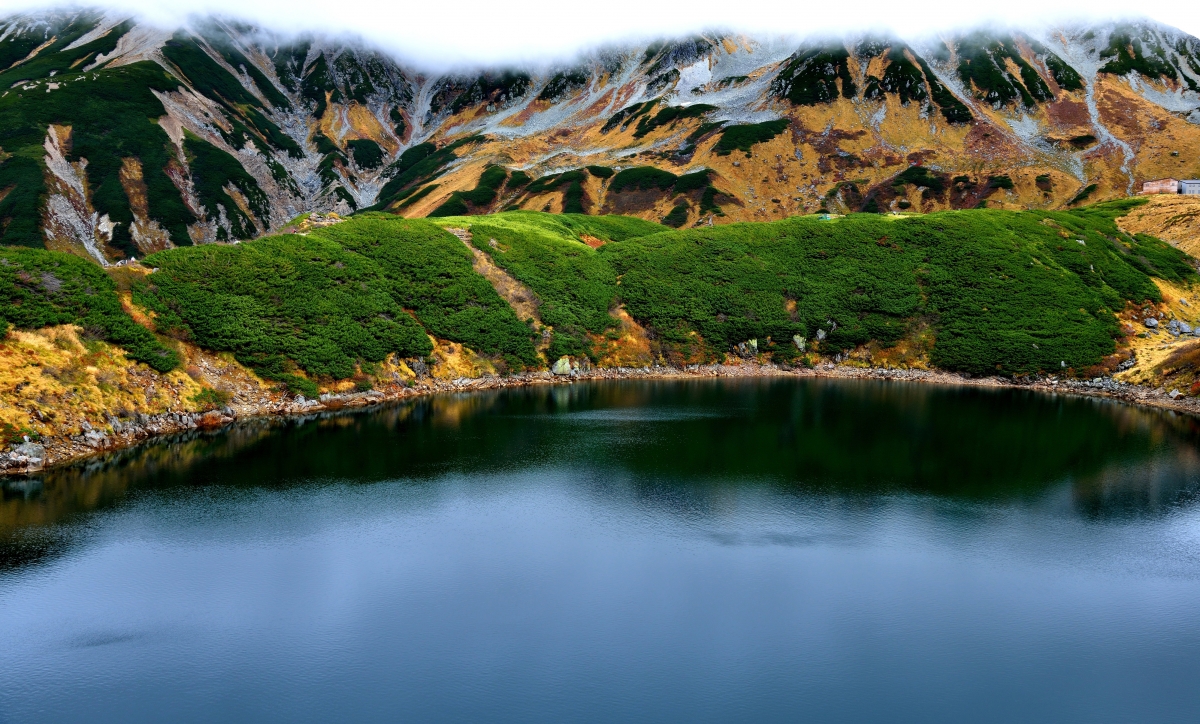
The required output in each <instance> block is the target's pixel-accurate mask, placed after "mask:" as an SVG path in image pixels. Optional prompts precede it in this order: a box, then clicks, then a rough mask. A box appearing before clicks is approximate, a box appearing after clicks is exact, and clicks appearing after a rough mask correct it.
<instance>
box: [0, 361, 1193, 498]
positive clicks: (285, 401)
mask: <svg viewBox="0 0 1200 724" xmlns="http://www.w3.org/2000/svg"><path fill="white" fill-rule="evenodd" d="M738 377H794V378H827V379H858V380H881V381H903V382H917V383H925V384H937V385H967V386H973V387H997V388H999V387H1006V388H1013V389H1027V390H1034V391H1037V392H1041V393H1048V394H1070V395H1077V396H1088V397H1104V398H1110V399H1114V400H1118V401H1121V402H1125V403H1129V404H1135V405H1143V406H1148V407H1156V408H1160V409H1167V410H1173V411H1176V412H1182V413H1186V414H1191V415H1198V416H1200V398H1195V397H1189V396H1186V395H1180V394H1179V393H1177V392H1175V393H1174V394H1172V393H1168V392H1167V391H1165V390H1163V389H1157V388H1151V387H1147V386H1144V385H1134V384H1128V383H1124V382H1119V381H1117V380H1114V379H1112V378H1111V377H1106V378H1096V379H1093V380H1058V379H1054V378H1041V379H1037V380H1029V381H1014V380H1011V379H1005V378H1000V377H984V378H973V377H965V376H963V375H959V374H955V373H951V372H940V371H934V370H917V369H885V368H880V367H855V366H851V365H834V364H822V365H819V366H817V367H816V368H812V369H809V368H792V367H779V366H776V365H770V364H757V363H743V364H736V365H728V364H720V365H691V366H688V367H685V368H682V369H681V368H674V367H664V366H656V367H644V368H632V367H629V368H626V367H617V368H593V369H590V370H581V369H576V370H572V371H571V372H570V373H569V374H554V373H552V372H548V371H543V372H534V373H524V374H517V375H510V376H503V377H501V376H488V377H480V378H459V379H456V380H437V379H432V378H426V379H424V380H421V381H419V382H417V383H416V384H415V385H413V386H405V385H394V386H389V387H387V388H385V389H383V390H378V389H376V390H369V391H365V392H353V393H345V394H324V395H321V397H320V399H318V400H309V399H305V398H304V397H301V396H296V397H284V398H275V397H265V398H263V399H262V400H259V401H252V402H249V403H245V404H238V405H232V406H226V407H224V408H222V409H220V410H212V411H209V412H203V413H199V412H166V413H163V414H159V415H143V414H139V415H137V416H136V417H135V418H133V419H131V420H128V421H120V420H117V419H115V418H114V419H111V420H110V421H109V422H110V427H111V431H105V430H98V429H95V428H93V427H92V426H90V425H87V424H86V423H85V425H84V430H83V431H82V432H81V433H79V434H75V435H61V436H53V437H47V438H44V439H42V440H39V441H28V440H26V441H25V442H24V443H21V444H18V445H16V446H15V447H13V448H12V449H10V450H9V451H7V452H0V475H25V474H29V473H34V472H38V471H40V470H44V469H46V468H52V467H58V466H62V465H66V464H69V463H73V462H76V461H79V460H82V459H85V458H89V457H94V456H98V455H103V454H105V453H109V452H114V451H117V450H122V449H126V448H130V447H133V446H136V445H139V444H142V443H146V442H152V441H153V440H155V439H157V438H163V437H166V436H169V435H174V434H178V433H184V432H188V431H193V430H216V429H219V428H222V427H225V426H227V425H231V424H233V423H235V422H237V421H239V420H247V419H253V418H263V417H288V416H299V415H308V414H313V413H318V412H324V411H332V410H342V409H347V408H349V409H353V408H363V407H369V406H373V405H379V404H383V403H387V402H395V401H400V400H407V399H413V398H417V397H423V396H428V395H434V394H440V393H450V392H470V391H483V390H497V389H506V388H512V387H529V386H533V385H562V384H574V383H578V382H588V381H598V380H683V379H698V378H738Z"/></svg>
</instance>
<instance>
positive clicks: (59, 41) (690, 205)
mask: <svg viewBox="0 0 1200 724" xmlns="http://www.w3.org/2000/svg"><path fill="white" fill-rule="evenodd" d="M1197 149H1200V40H1197V39H1195V38H1192V37H1190V36H1187V35H1185V34H1183V33H1180V32H1178V31H1176V30H1173V29H1171V28H1167V27H1163V26H1160V25H1156V24H1152V23H1133V24H1125V25H1104V26H1094V27H1093V26H1087V25H1078V26H1073V27H1063V28H1057V29H1030V30H1028V31H1026V32H1007V31H1006V32H998V33H984V32H975V33H968V34H963V35H961V36H956V37H945V38H926V39H909V40H902V39H899V38H888V37H846V38H837V39H828V40H823V41H812V40H810V41H805V42H798V41H785V40H781V39H770V38H749V37H742V36H737V35H710V36H704V37H693V38H686V39H679V40H672V41H667V42H662V43H656V44H653V45H650V46H648V47H624V48H610V49H606V50H600V51H595V52H592V53H589V54H587V55H582V56H580V57H579V59H578V61H577V62H574V63H572V64H567V65H565V66H564V67H560V68H551V69H542V70H532V69H520V68H507V69H501V68H497V69H491V70H488V71H486V72H479V73H457V74H440V75H439V74H431V73H428V72H425V71H424V70H423V69H421V68H414V67H406V66H404V65H402V64H400V63H398V62H396V61H395V60H393V59H391V58H389V57H388V56H386V55H384V54H382V53H379V52H374V51H372V50H370V49H367V48H362V47H346V46H343V45H339V44H334V43H331V42H328V41H325V40H322V39H320V38H300V39H297V38H280V37H274V36H272V35H271V34H270V33H267V32H265V31H263V30H262V29H259V28H252V27H247V26H245V25H241V24H238V23H236V22H231V21H226V20H220V19H208V20H203V21H198V22H196V23H194V24H193V25H192V26H190V27H187V28H176V29H161V28H154V27H149V26H146V25H143V24H141V23H139V22H137V21H135V20H131V19H128V18H124V17H116V16H112V15H106V14H103V13H100V12H95V11H73V12H69V13H60V14H49V15H38V16H18V17H11V18H8V19H6V20H3V21H0V243H3V244H8V245H25V246H39V247H40V246H43V245H44V246H46V247H49V248H51V249H59V250H66V251H72V252H74V253H77V254H81V255H85V256H88V257H89V258H92V259H94V260H96V261H98V262H101V263H104V264H112V263H116V262H118V261H119V260H121V259H124V258H127V257H141V256H144V255H146V254H149V253H152V252H154V251H157V250H160V249H164V248H168V247H172V246H183V245H188V244H197V243H205V242H211V241H219V240H234V239H246V238H252V237H255V236H259V235H262V234H263V233H266V232H269V231H273V230H278V229H280V228H282V227H284V226H285V225H286V224H287V223H288V221H289V220H291V219H293V218H294V217H296V216H297V215H299V214H301V213H303V212H308V211H336V212H339V213H342V214H345V213H347V212H352V211H355V210H361V209H365V208H372V207H373V208H378V209H383V210H389V211H393V212H395V213H399V214H402V215H405V216H409V217H415V216H427V215H464V214H473V213H484V212H492V211H499V210H503V209H510V208H522V209H534V210H549V211H556V212H557V211H577V212H585V213H621V214H628V215H634V216H640V217H642V218H645V219H649V220H654V221H664V222H665V223H667V224H669V225H672V226H691V225H697V224H709V223H723V222H729V221H736V220H770V219H778V218H782V217H786V216H790V215H795V214H799V213H812V212H816V211H819V210H826V211H829V212H846V211H860V210H865V211H880V212H885V211H889V210H897V211H903V210H912V211H933V210H937V209H946V208H973V207H977V206H980V205H987V206H988V207H990V208H1065V207H1070V206H1072V205H1076V204H1079V203H1081V202H1083V201H1087V202H1089V203H1090V202H1093V201H1099V200H1104V199H1108V198H1115V197H1120V196H1125V195H1127V194H1129V193H1131V192H1132V191H1133V190H1134V189H1136V188H1137V187H1138V185H1139V184H1140V182H1141V181H1142V180H1144V179H1148V178H1155V177H1160V176H1167V175H1171V176H1198V175H1200V154H1198V152H1197Z"/></svg>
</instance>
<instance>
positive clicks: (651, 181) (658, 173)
mask: <svg viewBox="0 0 1200 724" xmlns="http://www.w3.org/2000/svg"><path fill="white" fill-rule="evenodd" d="M676 179H677V177H676V176H675V174H673V173H671V172H670V171H663V170H662V169H658V168H654V167H653V166H635V167H633V168H627V169H625V170H624V171H621V172H620V173H618V174H617V175H616V176H614V177H613V180H612V181H611V182H610V183H609V186H608V190H609V192H610V193H621V192H622V191H631V190H632V191H650V190H653V189H658V190H660V191H668V190H670V189H672V188H674V186H675V181H676Z"/></svg>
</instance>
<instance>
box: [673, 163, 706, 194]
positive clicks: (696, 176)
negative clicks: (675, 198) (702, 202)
mask: <svg viewBox="0 0 1200 724" xmlns="http://www.w3.org/2000/svg"><path fill="white" fill-rule="evenodd" d="M711 174H712V172H711V171H709V170H707V169H705V170H703V171H693V172H692V173H686V174H684V175H682V176H680V177H679V178H677V179H675V193H677V194H686V193H688V192H690V191H699V190H700V189H703V188H707V187H708V177H709V176H710V175H711Z"/></svg>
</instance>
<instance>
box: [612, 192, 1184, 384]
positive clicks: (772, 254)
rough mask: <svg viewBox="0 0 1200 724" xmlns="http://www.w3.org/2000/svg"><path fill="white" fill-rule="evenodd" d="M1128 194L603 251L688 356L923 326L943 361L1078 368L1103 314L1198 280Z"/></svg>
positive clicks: (731, 232)
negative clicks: (1141, 231)
mask: <svg viewBox="0 0 1200 724" xmlns="http://www.w3.org/2000/svg"><path fill="white" fill-rule="evenodd" d="M1136 203H1138V202H1136V201H1134V202H1119V203H1113V204H1106V205H1103V206H1098V207H1092V208H1090V209H1085V210H1081V211H1077V212H1051V213H1046V212H1008V211H985V210H980V211H969V212H945V213H939V214H930V215H928V216H914V217H907V218H903V217H885V216H879V215H875V214H856V215H852V216H849V217H846V218H842V219H834V220H828V221H822V220H820V219H819V218H818V217H801V218H795V219H788V220H784V221H778V222H771V223H765V224H733V225H730V226H723V227H714V228H709V229H698V230H690V231H678V232H670V233H665V234H658V235H655V236H651V237H647V238H644V239H638V240H634V241H630V242H624V243H618V244H613V245H610V246H605V247H604V248H603V249H602V250H601V256H602V257H604V258H605V259H606V260H607V261H609V262H610V263H611V264H612V266H613V267H614V269H616V270H617V272H618V273H619V274H620V275H621V279H622V286H621V299H622V300H623V301H624V302H625V303H626V304H627V306H628V309H629V312H630V313H631V314H632V315H633V316H634V317H635V318H637V319H639V320H644V321H645V322H646V323H648V324H649V325H650V326H652V327H653V328H654V329H655V330H656V331H657V332H658V334H659V335H660V336H661V338H662V339H663V341H664V342H665V343H667V344H668V346H671V347H673V348H675V349H676V350H677V351H679V352H681V353H682V354H683V355H684V356H685V357H692V356H694V355H695V354H696V352H697V351H700V352H703V353H704V354H705V355H706V356H711V355H714V354H719V353H721V352H724V351H725V350H727V349H729V348H730V347H731V346H732V345H734V344H737V343H739V342H741V341H745V340H748V339H757V340H758V341H759V349H765V350H768V351H773V352H776V353H777V354H778V355H779V356H782V357H791V356H794V355H795V354H796V352H798V351H799V350H798V349H797V348H796V345H795V344H794V343H793V337H794V336H796V335H799V336H800V337H802V338H804V339H805V340H806V342H807V341H809V340H811V339H812V338H813V337H814V336H818V335H819V330H820V331H823V332H824V333H825V334H826V335H827V338H826V339H825V341H824V342H823V344H822V346H821V351H822V352H834V351H843V350H848V349H851V348H854V347H856V346H858V345H863V344H867V343H869V342H876V343H878V344H880V345H883V346H887V345H890V344H893V343H895V342H896V341H897V340H899V339H900V338H901V336H903V335H904V334H905V333H906V332H907V331H908V330H909V329H910V327H911V325H912V324H913V323H914V322H916V321H918V320H921V321H928V322H929V323H930V324H931V325H932V327H933V329H934V330H935V332H936V344H935V346H934V347H933V353H932V361H933V362H934V364H936V365H938V366H941V367H944V368H946V369H952V370H957V371H962V372H968V373H973V374H983V373H989V372H997V371H999V372H1003V373H1009V374H1012V373H1027V372H1034V371H1037V370H1061V369H1062V366H1063V363H1066V366H1067V367H1070V368H1074V369H1083V368H1085V367H1088V366H1090V365H1094V364H1096V363H1097V362H1098V361H1099V360H1100V359H1101V358H1102V357H1103V356H1105V355H1107V354H1110V353H1112V352H1113V349H1114V341H1113V339H1114V335H1115V333H1116V331H1117V324H1116V320H1115V317H1114V312H1116V311H1119V310H1120V309H1121V308H1122V307H1123V306H1124V305H1125V303H1126V302H1127V301H1131V302H1137V303H1140V302H1142V301H1143V300H1151V301H1157V300H1158V299H1159V296H1160V295H1159V291H1158V289H1157V288H1156V287H1155V286H1154V284H1153V283H1152V281H1151V279H1150V277H1151V276H1158V277H1161V278H1164V279H1168V280H1175V281H1187V282H1190V281H1192V280H1194V279H1195V277H1196V274H1195V272H1194V271H1193V270H1192V269H1191V267H1190V266H1189V265H1188V264H1187V263H1186V256H1185V255H1184V254H1183V253H1182V252H1180V251H1178V250H1176V249H1174V248H1173V247H1170V246H1168V245H1167V244H1165V243H1163V242H1161V241H1158V240H1155V239H1152V238H1150V237H1145V236H1138V237H1131V236H1128V235H1125V234H1123V233H1121V232H1120V231H1119V230H1118V229H1117V227H1116V225H1115V223H1114V221H1113V219H1114V218H1115V217H1116V216H1118V215H1119V214H1121V213H1124V212H1125V211H1127V210H1128V209H1129V208H1131V206H1133V205H1135V204H1136ZM835 325H836V326H835Z"/></svg>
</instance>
